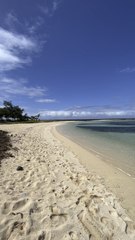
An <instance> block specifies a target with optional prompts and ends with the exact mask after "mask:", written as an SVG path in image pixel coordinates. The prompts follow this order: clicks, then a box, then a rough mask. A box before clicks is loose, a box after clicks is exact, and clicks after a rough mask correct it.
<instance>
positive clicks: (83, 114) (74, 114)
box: [40, 107, 135, 119]
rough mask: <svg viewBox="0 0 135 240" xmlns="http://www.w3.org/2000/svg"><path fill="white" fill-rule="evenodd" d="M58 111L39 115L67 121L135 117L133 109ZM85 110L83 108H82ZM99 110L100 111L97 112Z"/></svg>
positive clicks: (101, 108)
mask: <svg viewBox="0 0 135 240" xmlns="http://www.w3.org/2000/svg"><path fill="white" fill-rule="evenodd" d="M82 109H83V108H81V110H60V111H59V110H58V111H47V110H45V111H41V112H40V115H41V117H43V118H56V119H59V118H69V119H76V118H80V119H83V118H105V117H125V116H129V117H135V108H134V109H132V108H129V109H125V110H123V109H120V108H118V109H117V108H116V109H115V110H114V109H104V107H97V110H96V108H95V109H92V110H91V111H90V110H89V111H88V110H82ZM84 109H85V108H84ZM99 109H100V110H99Z"/></svg>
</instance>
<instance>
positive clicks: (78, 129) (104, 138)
mask: <svg viewBox="0 0 135 240" xmlns="http://www.w3.org/2000/svg"><path fill="white" fill-rule="evenodd" d="M57 130H58V131H59V132H60V133H62V134H63V135H65V136H66V137H68V138H69V139H71V140H73V141H75V142H76V143H78V144H80V145H81V146H83V147H84V148H86V149H87V150H89V151H94V152H95V153H96V154H98V155H99V156H100V157H101V158H103V159H104V160H105V161H108V162H110V163H111V164H113V165H114V166H115V167H116V168H119V169H121V170H122V171H124V172H126V173H127V174H128V175H131V177H133V178H135V120H91V121H76V122H69V123H66V124H64V125H62V126H59V127H57Z"/></svg>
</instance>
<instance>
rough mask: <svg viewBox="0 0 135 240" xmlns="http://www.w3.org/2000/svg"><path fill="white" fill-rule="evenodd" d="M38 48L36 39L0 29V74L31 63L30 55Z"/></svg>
mask: <svg viewBox="0 0 135 240" xmlns="http://www.w3.org/2000/svg"><path fill="white" fill-rule="evenodd" d="M36 48H37V43H36V41H35V40H34V39H31V38H29V37H27V36H25V35H22V34H19V33H15V32H12V31H8V30H6V29H4V28H2V27H0V72H4V71H9V70H13V69H16V68H17V67H22V66H23V65H24V64H28V63H30V62H31V58H30V57H29V56H28V53H31V52H33V51H35V49H36Z"/></svg>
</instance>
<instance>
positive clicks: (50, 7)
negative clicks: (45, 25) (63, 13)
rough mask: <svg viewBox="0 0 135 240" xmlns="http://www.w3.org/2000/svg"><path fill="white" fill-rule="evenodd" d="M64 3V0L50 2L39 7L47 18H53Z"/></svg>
mask: <svg viewBox="0 0 135 240" xmlns="http://www.w3.org/2000/svg"><path fill="white" fill-rule="evenodd" d="M62 1H63V0H50V2H48V4H44V5H39V6H38V7H39V9H40V11H41V12H42V13H43V14H44V15H45V16H46V17H52V16H53V15H54V13H55V12H56V10H57V9H58V8H59V6H60V3H61V2H62Z"/></svg>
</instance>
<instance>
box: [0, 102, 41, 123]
mask: <svg viewBox="0 0 135 240" xmlns="http://www.w3.org/2000/svg"><path fill="white" fill-rule="evenodd" d="M39 117H40V114H38V115H36V116H31V117H29V116H28V115H27V113H25V114H24V109H22V108H20V107H19V106H14V105H13V104H12V102H10V101H4V102H3V108H0V120H8V121H12V120H13V121H15V120H16V121H28V120H33V121H37V120H39Z"/></svg>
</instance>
